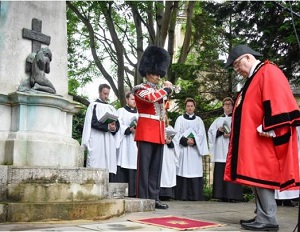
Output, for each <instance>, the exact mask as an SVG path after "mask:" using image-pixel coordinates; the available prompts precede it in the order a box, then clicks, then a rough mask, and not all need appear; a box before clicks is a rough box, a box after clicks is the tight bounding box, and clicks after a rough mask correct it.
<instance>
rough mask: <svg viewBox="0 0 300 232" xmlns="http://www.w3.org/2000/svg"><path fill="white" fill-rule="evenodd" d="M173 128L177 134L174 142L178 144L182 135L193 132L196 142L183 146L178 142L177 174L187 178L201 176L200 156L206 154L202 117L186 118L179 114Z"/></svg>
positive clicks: (185, 135)
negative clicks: (193, 144) (192, 144)
mask: <svg viewBox="0 0 300 232" xmlns="http://www.w3.org/2000/svg"><path fill="white" fill-rule="evenodd" d="M174 128H175V130H176V131H177V134H176V135H175V137H174V142H176V143H177V144H179V141H180V138H181V137H182V136H184V137H187V136H188V135H189V134H190V133H193V135H194V139H195V142H196V145H195V146H187V147H184V146H182V145H180V144H179V149H180V155H179V167H178V168H177V175H178V176H182V177H187V178H195V177H202V176H203V164H202V156H205V155H208V153H209V152H208V147H207V138H206V131H205V127H204V123H203V121H202V119H201V118H200V117H198V116H196V118H195V119H193V120H188V119H185V118H184V117H183V115H181V116H179V117H178V118H177V120H176V122H175V127H174Z"/></svg>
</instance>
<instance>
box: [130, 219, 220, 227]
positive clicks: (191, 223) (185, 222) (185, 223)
mask: <svg viewBox="0 0 300 232" xmlns="http://www.w3.org/2000/svg"><path fill="white" fill-rule="evenodd" d="M133 222H139V223H144V224H148V225H154V226H161V227H165V228H170V229H175V230H195V229H204V228H208V227H217V226H223V225H222V224H217V223H213V222H206V221H199V220H194V219H188V218H183V217H175V216H164V217H157V218H145V219H140V220H134V221H133Z"/></svg>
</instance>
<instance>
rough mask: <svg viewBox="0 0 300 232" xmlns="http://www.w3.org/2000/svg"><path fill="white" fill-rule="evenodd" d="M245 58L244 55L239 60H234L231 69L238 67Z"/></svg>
mask: <svg viewBox="0 0 300 232" xmlns="http://www.w3.org/2000/svg"><path fill="white" fill-rule="evenodd" d="M245 57H246V55H245V56H242V57H241V58H240V59H238V60H236V61H235V62H234V63H233V65H232V66H233V68H234V69H236V68H237V66H239V64H240V62H241V60H242V59H243V58H245Z"/></svg>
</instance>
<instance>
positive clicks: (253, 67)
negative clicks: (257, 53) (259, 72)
mask: <svg viewBox="0 0 300 232" xmlns="http://www.w3.org/2000/svg"><path fill="white" fill-rule="evenodd" d="M259 63H260V60H256V61H255V62H254V64H253V65H252V67H251V69H250V72H249V76H248V77H251V76H252V75H253V72H254V69H255V68H256V66H257V65H258V64H259Z"/></svg>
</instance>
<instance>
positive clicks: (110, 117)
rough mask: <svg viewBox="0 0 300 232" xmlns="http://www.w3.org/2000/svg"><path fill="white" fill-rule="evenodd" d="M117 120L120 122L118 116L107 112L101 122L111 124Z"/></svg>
mask: <svg viewBox="0 0 300 232" xmlns="http://www.w3.org/2000/svg"><path fill="white" fill-rule="evenodd" d="M117 120H118V116H117V115H114V114H111V113H109V112H106V113H105V114H104V115H103V116H102V117H101V118H100V119H99V122H102V123H106V124H109V123H112V122H115V121H117Z"/></svg>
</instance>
